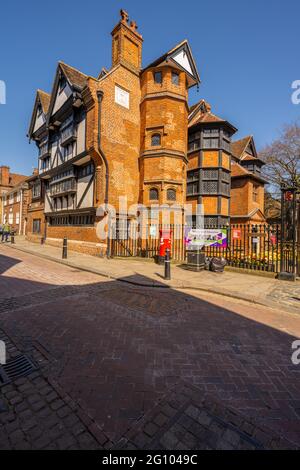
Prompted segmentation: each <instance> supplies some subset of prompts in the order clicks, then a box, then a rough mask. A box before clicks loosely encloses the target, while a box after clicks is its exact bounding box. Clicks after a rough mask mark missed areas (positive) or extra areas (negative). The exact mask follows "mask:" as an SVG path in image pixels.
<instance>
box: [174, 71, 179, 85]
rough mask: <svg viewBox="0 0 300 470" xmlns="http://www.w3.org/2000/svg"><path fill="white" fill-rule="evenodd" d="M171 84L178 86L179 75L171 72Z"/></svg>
mask: <svg viewBox="0 0 300 470" xmlns="http://www.w3.org/2000/svg"><path fill="white" fill-rule="evenodd" d="M172 83H173V85H179V73H177V72H174V71H173V72H172Z"/></svg>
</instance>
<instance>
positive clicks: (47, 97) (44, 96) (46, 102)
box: [37, 90, 51, 114]
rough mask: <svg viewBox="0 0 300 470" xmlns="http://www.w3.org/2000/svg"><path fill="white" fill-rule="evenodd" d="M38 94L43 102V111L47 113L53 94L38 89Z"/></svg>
mask: <svg viewBox="0 0 300 470" xmlns="http://www.w3.org/2000/svg"><path fill="white" fill-rule="evenodd" d="M37 94H38V96H39V99H40V102H41V105H42V108H43V113H44V114H47V112H48V109H49V104H50V98H51V96H50V95H49V93H46V92H45V91H43V90H38V91H37Z"/></svg>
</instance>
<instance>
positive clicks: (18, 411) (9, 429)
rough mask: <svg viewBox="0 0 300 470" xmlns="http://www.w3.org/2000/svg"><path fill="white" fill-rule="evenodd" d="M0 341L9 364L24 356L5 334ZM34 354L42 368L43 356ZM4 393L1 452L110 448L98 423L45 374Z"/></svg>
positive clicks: (16, 382) (8, 386) (17, 383)
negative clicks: (4, 347) (5, 349)
mask: <svg viewBox="0 0 300 470" xmlns="http://www.w3.org/2000/svg"><path fill="white" fill-rule="evenodd" d="M0 339H1V340H2V341H5V344H6V347H7V355H8V357H7V359H8V360H9V359H10V358H13V357H15V356H16V355H19V354H20V351H19V350H18V348H17V347H16V345H15V344H13V343H12V341H11V340H10V338H9V337H8V336H7V335H6V334H4V333H3V331H2V330H0ZM32 352H34V360H35V361H36V362H37V363H39V365H40V367H42V364H43V363H44V358H43V356H42V355H41V353H40V352H39V351H38V350H34V351H33V349H32V348H31V353H32ZM0 390H1V398H0V423H1V427H0V449H2V450H29V449H33V450H34V449H36V450H41V449H103V448H105V446H106V445H109V442H108V439H107V438H106V436H105V435H104V433H103V432H102V431H101V430H100V429H99V428H98V427H97V426H96V425H95V423H94V422H92V420H91V419H90V418H89V417H88V416H86V415H85V413H84V412H83V411H82V410H80V409H79V407H78V406H77V405H76V404H75V403H74V402H73V400H72V399H71V398H70V397H68V396H66V394H65V393H61V392H62V391H61V389H60V387H59V385H56V384H54V383H51V382H49V380H48V379H47V377H46V376H45V375H44V374H43V372H42V371H41V370H37V371H34V372H32V373H31V374H29V375H27V376H26V377H22V378H18V379H16V380H14V381H12V382H10V383H8V384H6V385H3V386H2V387H1V389H0ZM95 428H97V429H95Z"/></svg>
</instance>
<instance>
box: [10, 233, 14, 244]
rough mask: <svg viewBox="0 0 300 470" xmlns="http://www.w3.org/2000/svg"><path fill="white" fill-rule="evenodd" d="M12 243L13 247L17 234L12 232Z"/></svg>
mask: <svg viewBox="0 0 300 470" xmlns="http://www.w3.org/2000/svg"><path fill="white" fill-rule="evenodd" d="M10 242H11V244H13V245H14V243H15V234H14V232H12V233H11V234H10Z"/></svg>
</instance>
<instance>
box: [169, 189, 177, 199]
mask: <svg viewBox="0 0 300 470" xmlns="http://www.w3.org/2000/svg"><path fill="white" fill-rule="evenodd" d="M167 200H168V201H176V191H175V189H167Z"/></svg>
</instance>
